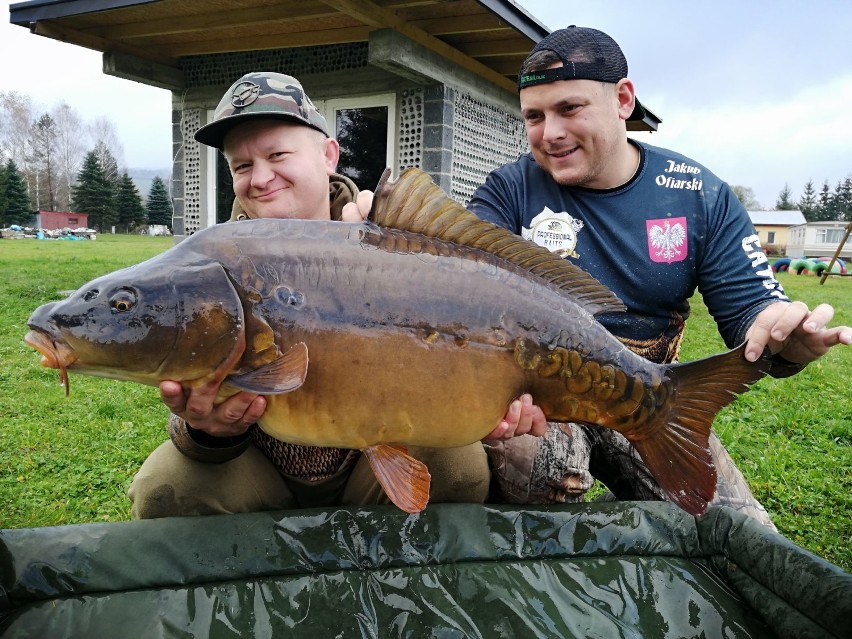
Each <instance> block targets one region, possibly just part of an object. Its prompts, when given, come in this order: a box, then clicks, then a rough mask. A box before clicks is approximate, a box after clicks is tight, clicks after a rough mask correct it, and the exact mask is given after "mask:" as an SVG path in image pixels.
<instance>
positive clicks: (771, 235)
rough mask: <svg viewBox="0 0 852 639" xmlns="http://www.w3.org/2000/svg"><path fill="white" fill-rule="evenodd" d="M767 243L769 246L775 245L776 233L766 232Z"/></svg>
mask: <svg viewBox="0 0 852 639" xmlns="http://www.w3.org/2000/svg"><path fill="white" fill-rule="evenodd" d="M766 243H767V244H775V231H767V232H766Z"/></svg>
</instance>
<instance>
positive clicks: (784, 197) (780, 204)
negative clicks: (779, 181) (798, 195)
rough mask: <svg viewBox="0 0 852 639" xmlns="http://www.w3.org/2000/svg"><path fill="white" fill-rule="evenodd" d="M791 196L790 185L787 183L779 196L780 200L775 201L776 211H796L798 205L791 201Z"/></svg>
mask: <svg viewBox="0 0 852 639" xmlns="http://www.w3.org/2000/svg"><path fill="white" fill-rule="evenodd" d="M791 196H792V193H791V192H790V185H789V184H786V183H785V184H784V188H783V189H782V191H781V193H779V194H778V199H777V200H776V201H775V208H776V210H778V211H795V210H796V204H795V202H793V200H791V199H790V197H791Z"/></svg>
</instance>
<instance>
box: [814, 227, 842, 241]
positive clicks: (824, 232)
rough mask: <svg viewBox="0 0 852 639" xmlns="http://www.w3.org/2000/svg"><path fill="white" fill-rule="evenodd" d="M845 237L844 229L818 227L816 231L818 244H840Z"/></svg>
mask: <svg viewBox="0 0 852 639" xmlns="http://www.w3.org/2000/svg"><path fill="white" fill-rule="evenodd" d="M842 239H843V229H818V230H817V232H816V241H817V244H840V240H842Z"/></svg>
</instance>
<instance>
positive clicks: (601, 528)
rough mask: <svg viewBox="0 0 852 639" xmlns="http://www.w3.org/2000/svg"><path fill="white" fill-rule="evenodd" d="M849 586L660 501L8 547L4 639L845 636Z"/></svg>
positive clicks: (145, 524) (360, 518)
mask: <svg viewBox="0 0 852 639" xmlns="http://www.w3.org/2000/svg"><path fill="white" fill-rule="evenodd" d="M850 620H852V575H850V574H849V573H846V572H844V571H843V570H841V569H840V568H838V567H836V566H834V565H832V564H830V563H828V562H826V561H824V560H823V559H821V558H819V557H816V556H815V555H812V554H810V553H808V552H806V551H804V550H802V549H801V548H799V547H797V546H795V545H794V544H792V543H791V542H789V541H788V540H786V539H784V538H783V537H781V536H779V535H777V534H774V533H772V532H770V531H768V530H766V529H765V528H763V527H762V526H760V525H759V524H757V523H755V522H753V521H751V520H749V519H747V518H745V517H744V516H742V515H740V514H739V513H736V512H733V511H730V510H727V509H724V508H715V509H711V511H710V512H709V513H708V514H707V515H705V516H704V517H702V518H700V519H699V520H696V519H695V518H693V517H691V516H689V515H687V514H686V513H684V512H683V511H681V510H679V509H678V508H676V507H674V506H672V505H670V504H666V503H612V504H610V503H604V504H585V505H584V504H575V505H570V506H564V507H531V508H526V509H519V508H517V507H506V506H480V505H471V504H442V505H438V504H436V505H430V506H429V507H428V508H427V509H426V510H425V511H424V512H423V513H421V514H419V515H407V514H405V513H403V512H401V511H399V510H397V509H395V508H394V507H390V506H388V507H374V508H362V509H335V510H329V509H325V510H318V509H315V510H302V511H288V512H270V513H252V514H246V515H228V516H215V517H187V518H170V519H160V520H149V521H133V522H123V523H106V524H82V525H74V526H58V527H51V528H33V529H21V530H3V531H0V635H2V636H3V637H4V639H5V638H6V637H39V638H42V637H85V638H87V639H91V638H99V637H144V638H148V637H285V636H286V637H310V638H311V639H314V638H323V637H345V638H349V637H418V638H419V637H484V638H492V637H510V638H516V637H524V638H526V637H548V638H550V637H566V638H567V637H583V638H587V637H600V638H605V639H612V638H614V637H637V638H638V637H642V638H653V637H667V638H668V637H677V638H683V637H726V638H738V637H791V638H792V637H795V638H796V639H801V638H807V637H837V638H849V637H852V621H850Z"/></svg>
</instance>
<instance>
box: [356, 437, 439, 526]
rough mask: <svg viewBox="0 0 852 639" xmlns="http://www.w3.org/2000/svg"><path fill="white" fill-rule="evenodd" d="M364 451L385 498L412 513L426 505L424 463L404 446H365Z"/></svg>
mask: <svg viewBox="0 0 852 639" xmlns="http://www.w3.org/2000/svg"><path fill="white" fill-rule="evenodd" d="M364 454H365V455H366V456H367V461H369V462H370V468H372V469H373V474H375V476H376V479H378V480H379V484H380V485H381V487H382V488H383V489H384V491H385V494H386V495H387V496H388V499H390V500H391V501H392V502H393V503H394V504H395V505H396V506H397V507H398V508H400V509H401V510H404V511H405V512H407V513H412V514H413V513H419V512H420V511H421V510H423V509H424V508H426V504H428V503H429V486H430V484H431V479H432V477H431V475H430V474H429V470H428V469H427V468H426V464H424V463H423V462H421V461H419V460H417V459H414V457H411V456H410V455H408V454H407V453H406V452H405V449H404V448H402V447H400V446H390V445H388V444H378V445H376V446H370V447H369V448H365V449H364Z"/></svg>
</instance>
